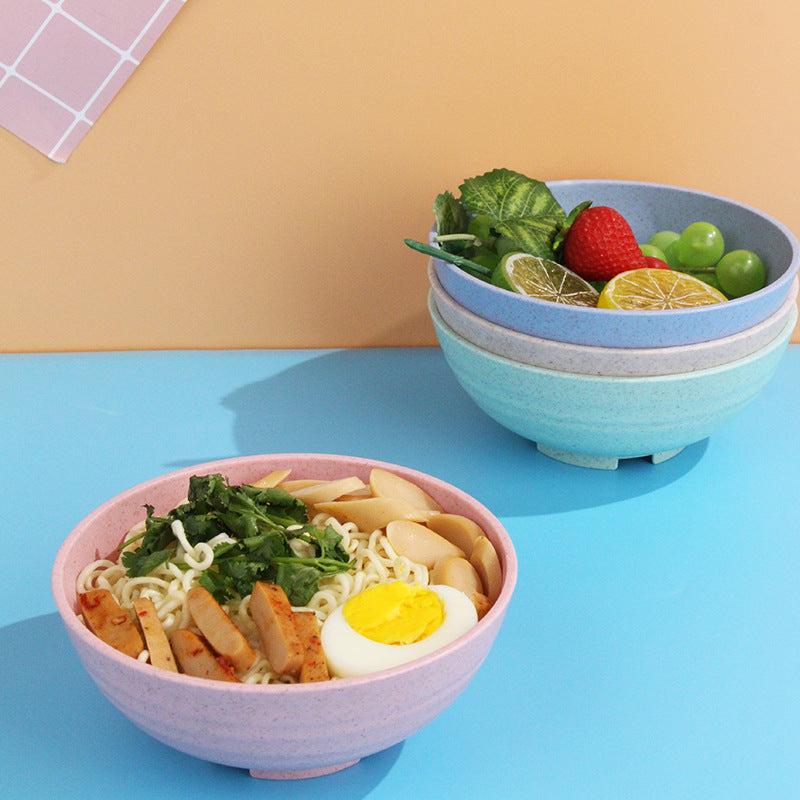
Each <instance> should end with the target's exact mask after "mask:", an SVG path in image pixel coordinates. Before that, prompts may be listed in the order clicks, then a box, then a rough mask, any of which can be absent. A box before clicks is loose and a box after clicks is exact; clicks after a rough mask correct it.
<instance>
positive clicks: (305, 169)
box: [0, 0, 800, 352]
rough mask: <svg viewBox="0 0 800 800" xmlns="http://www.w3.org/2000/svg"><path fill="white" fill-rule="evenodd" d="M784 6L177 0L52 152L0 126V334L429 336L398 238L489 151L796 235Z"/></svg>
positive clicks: (125, 345) (75, 342)
mask: <svg viewBox="0 0 800 800" xmlns="http://www.w3.org/2000/svg"><path fill="white" fill-rule="evenodd" d="M390 9H395V10H394V12H391V11H390ZM799 27H800V8H798V6H797V4H796V2H795V0H774V2H772V3H763V2H760V3H757V2H753V1H751V0H726V1H725V2H723V1H722V0H713V1H712V2H702V0H693V1H692V2H689V0H670V2H667V0H651V2H649V3H642V2H632V0H623V2H617V3H614V4H609V3H608V2H607V0H603V2H600V1H597V2H595V0H576V2H573V3H570V4H563V3H559V4H557V3H536V2H530V0H496V2H493V3H487V2H485V0H484V1H483V2H471V1H470V0H460V1H459V2H455V1H454V0H446V1H444V2H438V3H437V2H433V3H432V2H430V0H427V1H426V2H422V1H421V0H406V2H404V3H402V4H400V3H396V4H391V3H390V4H385V5H380V4H379V5H376V4H375V3H372V2H365V0H341V2H337V3H321V2H318V1H317V2H312V1H311V0H295V2H292V3H257V2H250V3H245V2H238V3H230V2H223V1H222V0H188V2H187V3H186V6H185V7H184V8H183V10H181V11H180V13H179V14H178V16H177V17H176V19H175V20H174V21H173V23H172V24H171V25H170V27H169V28H168V29H167V31H166V32H165V34H164V35H163V36H162V38H161V39H160V40H159V41H158V42H157V43H156V45H155V47H154V48H153V49H152V50H151V51H150V53H149V54H148V55H147V57H146V58H145V59H144V61H143V63H142V64H141V66H140V67H139V68H138V69H137V70H136V72H135V73H134V75H133V77H132V78H131V79H130V80H129V81H128V83H127V84H126V85H125V86H124V88H123V89H122V91H121V92H120V93H119V95H118V96H117V97H116V98H115V99H114V100H113V101H112V103H111V105H110V106H109V108H108V109H107V110H106V111H105V113H104V114H103V115H102V116H101V117H100V119H99V120H98V122H97V123H96V124H95V125H94V127H93V129H92V130H91V131H90V132H89V134H88V135H87V136H86V138H85V139H84V140H83V142H82V143H81V144H80V145H79V146H78V148H77V150H76V151H75V152H74V153H73V154H72V156H71V157H70V158H69V160H68V161H67V163H66V164H63V165H60V164H55V163H53V162H51V161H49V160H48V159H47V158H46V157H45V156H43V155H41V154H40V153H38V152H37V151H36V150H34V149H33V148H32V147H30V146H29V145H27V144H25V143H23V142H21V141H20V140H19V139H17V138H16V137H14V136H13V135H12V134H10V133H8V132H6V131H4V130H0V170H1V171H2V176H3V191H2V199H0V248H1V249H0V253H2V255H1V256H0V275H2V283H3V287H4V292H3V299H4V303H3V307H4V310H3V313H2V315H0V350H2V351H5V352H35V351H72V350H124V349H165V348H201V349H205V348H251V347H256V348H261V347H266V348H273V347H274V348H295V347H297V348H305V347H361V346H396V345H412V346H413V345H430V344H435V341H436V340H435V336H434V333H433V328H432V325H431V324H430V321H429V319H428V316H427V310H426V304H425V298H426V294H427V276H426V259H425V257H424V256H420V255H419V254H416V253H413V252H411V251H410V250H408V249H407V248H406V247H405V246H404V245H403V243H402V240H403V238H404V237H409V236H410V237H413V238H418V239H421V238H424V237H425V235H426V231H427V229H428V227H429V225H430V222H431V203H432V202H433V199H434V197H435V196H436V194H437V193H439V192H440V191H443V190H444V189H451V190H454V191H455V190H457V187H458V185H459V183H460V182H461V180H462V179H463V178H466V177H469V176H472V175H477V174H479V173H481V172H484V171H486V170H489V169H492V168H494V167H501V166H504V167H508V168H511V169H515V170H518V171H520V172H524V173H526V174H528V175H530V176H531V177H536V178H539V179H541V180H545V181H547V180H556V179H562V178H620V179H631V180H651V181H657V182H661V183H670V184H677V185H682V186H688V187H692V188H696V189H702V190H705V191H709V192H712V193H715V194H722V195H725V196H727V197H731V198H734V199H737V200H741V201H743V202H745V203H747V204H749V205H753V206H756V207H757V208H760V209H762V210H763V211H765V212H767V213H768V214H771V215H773V216H774V217H776V218H777V219H779V220H781V221H782V222H783V223H784V224H785V225H787V226H788V227H789V228H790V229H791V230H793V231H794V232H795V234H797V233H799V232H800V201H799V200H798V192H797V183H798V180H800V155H798V152H799V151H798V142H799V141H800V102H798V100H799V99H800V97H799V96H798V86H800V58H799V57H798V51H797V30H798V28H799ZM795 339H797V333H796V334H795Z"/></svg>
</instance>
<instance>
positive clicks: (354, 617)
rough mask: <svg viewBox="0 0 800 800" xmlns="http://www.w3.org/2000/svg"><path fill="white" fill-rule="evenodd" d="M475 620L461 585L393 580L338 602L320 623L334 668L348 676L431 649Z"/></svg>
mask: <svg viewBox="0 0 800 800" xmlns="http://www.w3.org/2000/svg"><path fill="white" fill-rule="evenodd" d="M477 621H478V614H477V612H476V610H475V606H474V605H473V603H472V601H471V600H470V599H469V598H468V597H467V596H466V595H465V594H464V593H463V592H461V591H459V590H458V589H454V588H452V587H451V586H414V585H409V584H406V583H403V582H402V581H393V582H391V583H381V584H378V585H376V586H371V587H370V588H369V589H365V590H364V591H362V592H360V593H359V594H357V595H355V596H353V597H351V598H350V599H349V600H348V601H347V602H346V603H344V604H343V605H341V606H339V608H337V609H336V610H335V611H333V612H332V613H331V614H330V615H329V616H328V618H327V619H326V620H325V622H324V623H323V624H322V630H321V632H320V639H321V641H322V648H323V650H324V651H325V657H326V659H327V661H328V668H329V669H330V671H331V674H332V675H334V676H336V677H338V678H350V677H353V676H355V675H365V674H367V673H369V672H377V671H378V670H381V669H389V668H390V667H397V666H400V665H401V664H406V663H407V662H409V661H413V660H414V659H415V658H420V657H421V656H425V655H428V654H429V653H432V652H433V651H434V650H438V649H439V648H440V647H444V646H445V645H447V644H450V642H452V641H453V640H455V639H457V638H458V637H459V636H461V635H462V634H463V633H466V632H467V631H468V630H469V629H470V628H471V627H472V626H473V625H475V624H476V623H477Z"/></svg>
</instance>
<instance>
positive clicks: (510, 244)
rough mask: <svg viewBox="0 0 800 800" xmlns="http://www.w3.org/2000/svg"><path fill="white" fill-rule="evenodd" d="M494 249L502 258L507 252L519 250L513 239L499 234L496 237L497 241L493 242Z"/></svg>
mask: <svg viewBox="0 0 800 800" xmlns="http://www.w3.org/2000/svg"><path fill="white" fill-rule="evenodd" d="M494 249H495V250H496V251H497V255H499V256H500V258H502V257H503V256H504V255H507V254H508V253H513V252H514V251H515V250H519V246H518V245H517V243H516V242H515V241H514V240H513V239H509V238H508V236H500V237H499V238H498V239H497V242H495V246H494Z"/></svg>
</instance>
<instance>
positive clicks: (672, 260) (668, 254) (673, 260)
mask: <svg viewBox="0 0 800 800" xmlns="http://www.w3.org/2000/svg"><path fill="white" fill-rule="evenodd" d="M679 241H680V240H679V239H676V240H675V241H674V242H672V243H671V244H669V245H667V249H666V250H665V251H664V261H666V262H667V264H669V266H670V267H672V269H679V268H680V267H681V266H682V265H681V260H680V259H679V258H678V242H679Z"/></svg>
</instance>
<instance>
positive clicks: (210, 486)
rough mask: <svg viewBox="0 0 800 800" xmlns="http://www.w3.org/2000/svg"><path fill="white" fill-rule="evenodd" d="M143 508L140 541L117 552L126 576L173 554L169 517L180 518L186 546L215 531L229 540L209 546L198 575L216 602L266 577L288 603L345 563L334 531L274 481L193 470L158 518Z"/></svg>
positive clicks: (302, 600)
mask: <svg viewBox="0 0 800 800" xmlns="http://www.w3.org/2000/svg"><path fill="white" fill-rule="evenodd" d="M145 509H146V511H147V518H146V520H145V531H144V533H143V534H141V536H140V537H139V538H141V544H140V545H139V547H138V548H136V549H135V550H129V551H127V552H125V553H123V555H122V564H123V566H124V567H125V569H126V573H127V575H128V577H130V578H135V577H139V576H142V575H147V574H148V573H150V572H151V571H152V570H153V569H155V568H156V567H158V566H159V565H160V564H163V563H164V562H166V561H168V560H169V559H170V558H171V557H172V556H173V554H174V553H175V548H176V547H177V545H178V540H177V539H176V538H175V534H174V533H173V531H172V523H173V522H175V521H176V520H179V521H180V522H181V524H182V525H183V530H184V533H185V535H186V539H187V541H188V542H189V544H190V545H192V546H194V545H197V544H198V543H199V542H208V541H210V540H212V539H214V537H216V536H219V535H220V534H226V535H227V536H228V537H230V538H232V539H234V540H235V541H234V542H230V541H228V542H223V543H221V544H217V545H216V546H215V547H214V561H213V563H212V565H211V566H210V567H209V568H208V569H207V570H205V571H204V572H203V573H202V574H201V576H200V578H199V583H200V585H201V586H203V587H205V588H206V589H208V591H209V592H211V594H212V595H213V596H214V598H215V599H216V600H217V601H218V602H220V603H222V602H225V601H226V600H228V599H230V598H231V597H234V596H236V595H239V596H240V597H245V596H247V595H248V594H250V593H251V592H252V591H253V586H254V585H255V584H256V581H265V582H267V583H275V584H278V585H279V586H281V587H282V588H283V590H284V591H285V592H286V596H287V597H288V598H289V602H290V603H291V604H292V605H295V606H304V605H306V604H307V603H308V601H309V600H310V599H311V597H312V596H313V595H314V593H315V592H316V591H317V589H318V588H319V581H320V579H321V578H324V577H327V576H328V575H335V574H337V573H339V572H345V571H346V570H348V569H350V567H351V566H352V564H351V561H350V557H349V556H348V554H347V552H346V551H345V549H344V548H343V547H342V543H341V541H342V537H341V536H340V535H339V534H338V533H337V532H336V530H334V528H333V527H331V526H330V525H328V526H327V527H326V528H324V529H320V528H317V527H316V526H314V525H312V524H310V523H309V521H308V508H307V507H306V505H305V503H303V502H302V501H301V500H298V499H297V498H296V497H293V496H292V495H291V494H289V493H288V492H287V491H285V490H284V489H281V488H267V489H261V488H258V487H255V486H248V485H246V484H245V485H241V486H231V485H230V484H229V483H228V480H227V478H225V477H223V476H222V475H219V474H214V475H201V476H198V475H195V476H193V477H191V478H190V479H189V494H188V500H187V502H186V503H184V504H182V505H179V506H178V507H176V508H174V509H172V510H171V511H169V512H168V513H167V515H166V516H164V517H157V516H154V514H153V511H154V509H153V507H152V506H149V505H148V506H145ZM129 541H134V540H129ZM297 541H299V542H304V543H305V544H306V545H310V548H308V549H309V552H310V553H312V555H309V556H308V557H303V556H300V555H298V554H297V553H296V552H295V550H294V549H293V547H292V543H293V542H297Z"/></svg>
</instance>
